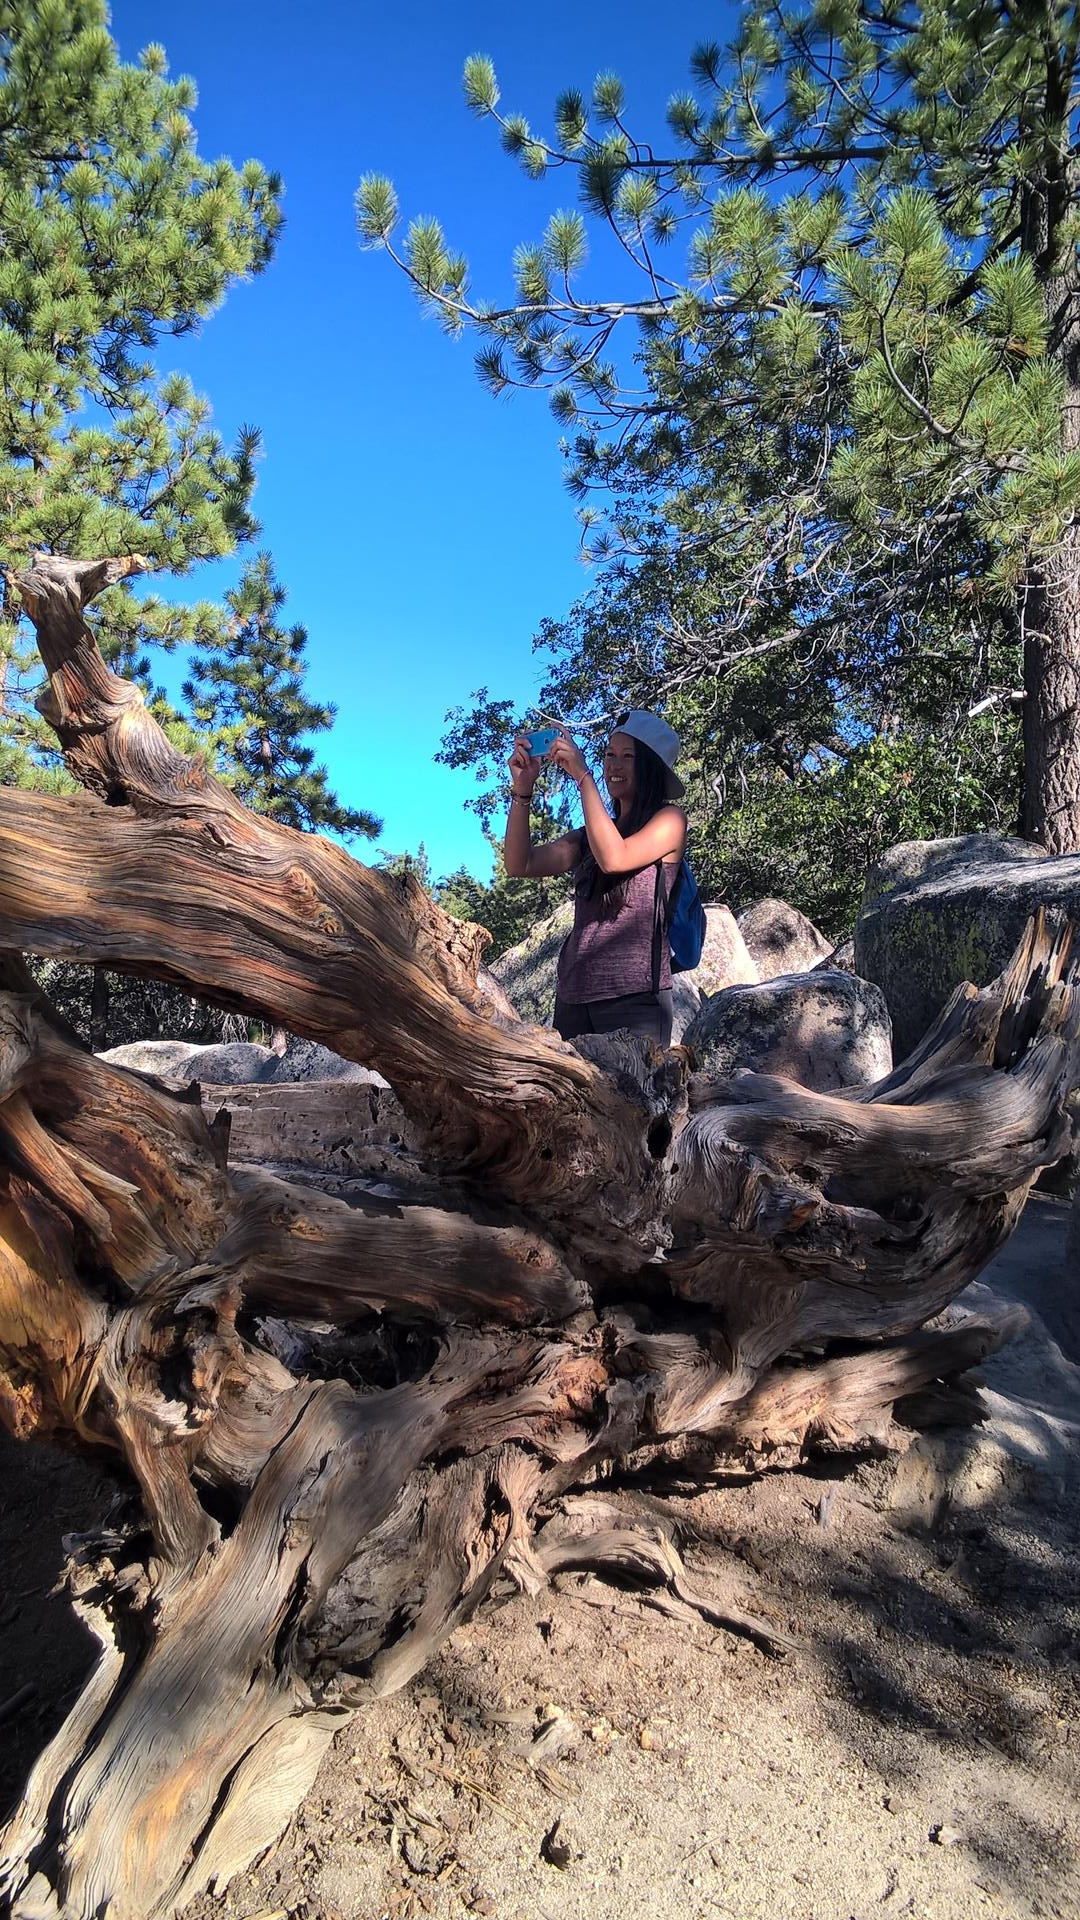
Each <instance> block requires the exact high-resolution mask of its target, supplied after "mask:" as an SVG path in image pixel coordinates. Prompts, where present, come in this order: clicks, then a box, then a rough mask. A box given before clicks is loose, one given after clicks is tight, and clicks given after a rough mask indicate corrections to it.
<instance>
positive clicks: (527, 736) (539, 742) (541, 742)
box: [521, 727, 559, 760]
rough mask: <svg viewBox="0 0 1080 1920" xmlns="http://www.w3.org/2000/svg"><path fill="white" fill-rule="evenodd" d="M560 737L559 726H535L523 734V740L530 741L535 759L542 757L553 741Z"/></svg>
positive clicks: (530, 749) (530, 748)
mask: <svg viewBox="0 0 1080 1920" xmlns="http://www.w3.org/2000/svg"><path fill="white" fill-rule="evenodd" d="M558 737H559V729H558V727H533V728H532V729H531V730H530V731H528V732H526V733H523V734H522V735H521V738H522V739H523V740H527V741H528V743H529V752H530V753H531V754H532V756H533V758H534V760H539V759H540V757H541V756H542V755H543V754H545V753H546V752H547V750H548V748H549V747H550V746H551V744H552V742H553V741H555V740H557V739H558Z"/></svg>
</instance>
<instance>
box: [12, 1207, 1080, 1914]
mask: <svg viewBox="0 0 1080 1920" xmlns="http://www.w3.org/2000/svg"><path fill="white" fill-rule="evenodd" d="M1065 1217H1066V1215H1065V1209H1064V1208H1063V1207H1061V1206H1059V1205H1055V1204H1053V1203H1050V1202H1046V1201H1035V1202H1033V1203H1032V1204H1031V1205H1030V1206H1029V1208H1028V1211H1027V1214H1026V1215H1025V1218H1024V1221H1023V1222H1022V1224H1021V1228H1020V1231H1019V1233H1018V1235H1017V1236H1016V1237H1015V1238H1014V1241H1013V1242H1012V1244H1011V1246H1010V1247H1009V1248H1008V1249H1006V1251H1005V1253H1004V1254H1003V1255H1002V1256H999V1260H998V1262H997V1263H995V1266H994V1268H993V1269H992V1270H990V1271H989V1272H988V1275H987V1276H986V1278H987V1279H988V1280H989V1281H990V1284H991V1285H992V1286H994V1288H995V1289H996V1290H998V1291H1000V1292H1002V1293H1005V1294H1007V1295H1009V1296H1011V1297H1022V1298H1024V1299H1025V1300H1026V1301H1027V1302H1028V1304H1029V1305H1031V1306H1032V1307H1034V1309H1035V1310H1036V1316H1037V1317H1036V1322H1035V1326H1034V1328H1033V1331H1032V1333H1031V1334H1030V1335H1029V1336H1027V1337H1025V1339H1023V1340H1021V1341H1020V1342H1018V1343H1017V1345H1016V1347H1014V1348H1011V1349H1009V1350H1008V1352H1007V1353H1006V1354H1004V1355H1001V1356H998V1357H997V1358H996V1359H995V1360H994V1361H992V1362H990V1363H989V1364H988V1367H987V1369H986V1374H987V1380H988V1383H989V1386H990V1387H991V1389H992V1395H991V1402H990V1404H991V1409H992V1418H991V1421H990V1422H989V1423H988V1425H987V1426H985V1427H983V1428H981V1429H978V1430H977V1431H975V1432H970V1433H967V1434H965V1435H961V1436H959V1437H958V1436H956V1435H951V1436H945V1437H933V1438H928V1439H924V1440H921V1441H919V1442H918V1443H917V1445H916V1447H915V1448H914V1449H913V1451H912V1453H911V1454H909V1455H908V1456H906V1458H905V1460H904V1461H903V1462H902V1463H901V1464H900V1466H899V1467H898V1466H897V1464H896V1462H895V1461H892V1460H888V1461H873V1462H864V1463H862V1464H861V1465H852V1464H851V1463H844V1462H836V1461H833V1462H826V1463H825V1464H823V1465H821V1466H819V1467H818V1468H817V1469H816V1470H814V1471H804V1472H800V1473H795V1474H777V1475H775V1476H771V1477H768V1478H766V1479H763V1480H759V1481H757V1482H752V1483H743V1484H740V1483H738V1482H734V1481H733V1482H732V1483H731V1484H728V1485H724V1486H721V1487H715V1488H712V1489H710V1490H709V1491H707V1492H705V1493H702V1494H700V1495H698V1496H696V1497H694V1498H692V1499H678V1500H675V1501H674V1502H673V1503H670V1504H673V1505H674V1508H675V1510H676V1511H677V1513H678V1515H679V1517H680V1520H681V1523H682V1526H683V1530H684V1531H683V1538H684V1547H685V1554H686V1558H687V1559H688V1561H689V1562H690V1564H691V1566H692V1567H693V1569H694V1573H695V1577H696V1578H697V1580H698V1582H699V1584H701V1585H703V1586H706V1587H707V1586H709V1584H710V1583H712V1585H713V1586H714V1587H715V1586H723V1587H725V1588H727V1589H728V1590H730V1589H731V1588H732V1587H733V1586H735V1585H737V1586H738V1587H739V1588H740V1589H741V1591H742V1593H743V1594H744V1595H745V1597H746V1599H747V1601H748V1603H749V1604H751V1605H752V1606H753V1607H754V1608H755V1609H756V1610H758V1611H762V1610H763V1611H766V1612H769V1613H771V1614H772V1615H773V1616H774V1617H775V1618H776V1619H777V1620H779V1621H780V1622H781V1623H782V1624H784V1625H785V1626H787V1627H788V1628H790V1629H791V1630H792V1631H793V1632H795V1633H796V1634H797V1635H798V1637H799V1651H798V1652H797V1653H796V1654H795V1655H794V1656H792V1657H790V1658H788V1659H785V1660H782V1661H777V1660H774V1659H770V1658H769V1657H768V1656H766V1655H764V1654H762V1653H760V1652H759V1651H757V1649H756V1648H755V1647H754V1646H752V1645H751V1644H749V1643H748V1642H746V1641H740V1640H736V1639H734V1638H732V1637H730V1636H729V1635H727V1634H725V1633H718V1632H715V1631H711V1630H709V1629H708V1628H706V1627H704V1626H700V1627H695V1628H693V1629H688V1628H687V1627H685V1626H683V1625H681V1624H676V1623H673V1622H672V1621H670V1620H668V1619H666V1618H664V1617H663V1616H662V1615H660V1614H659V1613H657V1612H655V1611H652V1610H650V1608H649V1607H647V1606H646V1605H644V1604H643V1603H642V1602H641V1600H639V1599H638V1598H636V1597H634V1596H633V1595H631V1594H628V1593H622V1592H618V1591H615V1590H613V1589H611V1588H609V1587H605V1586H601V1585H600V1584H598V1583H596V1582H594V1581H592V1580H584V1581H582V1580H579V1579H578V1578H577V1577H574V1578H569V1579H566V1580H564V1581H563V1582H562V1583H561V1585H560V1590H559V1591H557V1592H554V1593H550V1594H547V1595H545V1596H544V1597H543V1598H541V1599H539V1600H522V1599H515V1600H513V1601H511V1602H509V1603H508V1604H506V1605H504V1606H502V1607H500V1608H497V1609H495V1610H493V1611H489V1612H487V1613H485V1614H484V1615H482V1616H481V1617H480V1618H479V1619H477V1620H476V1621H474V1622H473V1623H472V1624H471V1625H469V1626H468V1627H465V1628H463V1629H462V1630H460V1631H459V1632H458V1633H457V1634H456V1635H455V1636H454V1638H453V1639H452V1640H451V1641H450V1643H449V1644H448V1645H447V1647H446V1648H445V1649H444V1650H443V1652H442V1653H441V1655H440V1656H439V1658H438V1659H437V1660H436V1661H435V1662H434V1664H433V1665H432V1666H431V1667H430V1668H429V1669H428V1670H427V1672H426V1673H424V1674H423V1675H422V1676H421V1678H420V1679H419V1680H418V1681H417V1682H416V1683H415V1684H414V1685H413V1686H412V1687H411V1688H409V1689H408V1690H407V1691H406V1692H405V1693H403V1694H401V1695H399V1696H398V1697H397V1698H395V1699H393V1700H388V1701H384V1702H381V1703H379V1704H377V1705H375V1706H373V1707H367V1708H364V1709H363V1710H362V1711H361V1712H359V1713H358V1714H356V1715H355V1717H353V1718H352V1719H351V1720H350V1721H348V1723H347V1724H344V1725H343V1731H342V1733H341V1734H340V1735H339V1737H338V1739H337V1741H336V1743H335V1745H334V1747H333V1748H332V1749H331V1751H330V1753H329V1755H328V1757H327V1760H326V1762H325V1763H324V1765H323V1768H322V1770H321V1772H320V1774H319V1777H318V1780H317V1782H316V1786H315V1789H314V1791H313V1792H312V1794H311V1795H310V1796H309V1799H308V1801H307V1803H306V1804H305V1806H304V1807H303V1809H302V1810H301V1812H300V1814H299V1815H298V1817H297V1818H296V1820H295V1821H294V1822H293V1823H292V1825H291V1826H290V1828H289V1830H288V1831H287V1833H286V1834H285V1836H284V1837H283V1839H282V1840H281V1842H280V1843H279V1844H278V1846H277V1847H276V1848H275V1849H274V1850H273V1851H272V1852H271V1854H270V1855H269V1856H268V1857H267V1858H266V1859H265V1860H264V1861H263V1862H262V1863H261V1864H260V1865H259V1866H258V1867H257V1869H256V1870H255V1871H254V1872H252V1873H250V1874H248V1875H244V1876H241V1877H240V1878H239V1879H238V1880H236V1881H234V1882H233V1883H232V1885H231V1887H230V1888H229V1889H228V1890H227V1892H226V1893H225V1895H224V1896H223V1897H221V1898H218V1899H214V1898H210V1897H207V1898H205V1899H203V1900H200V1901H197V1902H195V1903H194V1905H192V1906H191V1907H190V1908H189V1909H188V1910H187V1915H186V1920H220V1916H223V1915H227V1916H229V1920H232V1917H233V1916H244V1917H245V1920H249V1917H254V1916H260V1917H261V1920H271V1916H273V1917H274V1920H337V1917H338V1916H340V1920H383V1916H385V1917H386V1920H420V1917H421V1916H432V1917H433V1920H458V1916H465V1915H469V1914H471V1915H480V1916H485V1917H486V1920H586V1916H588V1920H645V1916H650V1920H653V1917H654V1916H655V1920H676V1917H678V1920H684V1917H685V1920H712V1916H713V1915H720V1916H726V1920H759V1917H760V1920H766V1916H767V1917H768V1920H899V1917H900V1916H906V1917H910V1920H967V1917H968V1916H994V1917H995V1920H996V1917H998V1916H1000V1917H1001V1920H1012V1916H1016V1917H1017V1920H1019V1917H1020V1916H1023V1917H1024V1920H1027V1916H1054V1920H1076V1916H1080V1634H1078V1631H1077V1628H1078V1625H1080V1557H1078V1551H1077V1539H1078V1529H1077V1521H1078V1519H1080V1491H1078V1486H1077V1478H1076V1473H1075V1467H1076V1463H1077V1452H1076V1433H1077V1422H1080V1394H1078V1392H1077V1383H1078V1380H1080V1374H1078V1372H1077V1368H1076V1365H1075V1364H1073V1363H1074V1362H1075V1361H1076V1360H1077V1359H1080V1342H1078V1340H1077V1322H1076V1315H1075V1309H1074V1307H1073V1304H1072V1302H1071V1300H1070V1299H1069V1298H1068V1297H1067V1295H1066V1293H1065V1291H1064V1289H1065V1280H1064V1274H1063V1263H1062V1253H1063V1242H1064V1224H1065ZM1040 1316H1041V1317H1040ZM0 1473H2V1479H0V1488H2V1494H0V1540H2V1544H3V1558H2V1562H0V1564H2V1566H3V1575H4V1593H3V1598H2V1599H0V1663H2V1666H3V1673H2V1675H0V1736H2V1737H0V1788H2V1790H3V1792H4V1794H5V1796H6V1797H7V1798H10V1797H11V1796H12V1795H13V1794H14V1792H15V1791H17V1788H18V1785H19V1782H20V1779H21V1776H22V1774H23V1772H24V1771H25V1768H26V1765H27V1764H28V1762H29V1760H30V1758H31V1757H32V1755H33V1753H34V1752H35V1751H36V1749H37V1748H38V1747H39V1746H40V1745H41V1743H42V1741H43V1739H44V1738H45V1737H46V1735H47V1734H48V1732H49V1731H50V1730H51V1728H52V1727H53V1726H54V1725H55V1724H56V1723H57V1720H58V1718H59V1716H60V1715H61V1713H62V1711H63V1708H64V1706H65V1705H66V1704H67V1703H68V1702H69V1701H70V1699H71V1697H72V1695H73V1693H74V1690H75V1689H76V1687H77V1685H78V1683H79V1680H80V1677H81V1674H82V1672H83V1670H84V1668H85V1664H86V1660H87V1655H88V1648H87V1644H86V1642H85V1638H84V1636H83V1635H82V1634H81V1630H80V1629H79V1628H78V1626H77V1624H76V1623H75V1622H74V1621H73V1620H72V1617H71V1615H70V1612H69V1610H68V1608H67V1605H66V1602H64V1601H63V1600H62V1599H52V1600H50V1599H48V1598H47V1597H46V1595H47V1591H48V1588H49V1587H50V1585H51V1584H52V1582H53V1580H54V1579H55V1577H56V1575H57V1573H58V1571H59V1567H60V1563H61V1559H62V1554H61V1549H60V1545H59V1536H60V1535H61V1534H62V1533H63V1532H66V1531H72V1530H76V1529H78V1528H81V1527H84V1526H86V1525H87V1524H88V1523H89V1521H90V1520H91V1519H92V1517H93V1516H94V1515H95V1514H99V1513H100V1512H101V1511H102V1509H103V1503H104V1501H105V1499H106V1498H107V1491H106V1484H105V1482H104V1480H103V1479H102V1478H101V1477H100V1476H98V1475H96V1474H95V1473H94V1472H93V1471H88V1470H87V1469H86V1468H85V1467H84V1466H83V1465H82V1464H81V1463H79V1462H74V1461H70V1460H67V1459H65V1458H64V1457H63V1456H60V1455H50V1454H47V1453H44V1452H37V1451H34V1450H32V1449H16V1448H14V1447H13V1446H11V1445H10V1444H5V1446H4V1447H3V1450H2V1454H0ZM26 1686H29V1687H31V1688H32V1689H33V1691H32V1692H31V1693H30V1694H29V1695H27V1696H26V1697H25V1698H24V1699H23V1700H21V1701H20V1700H19V1698H18V1690H19V1689H21V1688H23V1687H26ZM13 1697H14V1698H13Z"/></svg>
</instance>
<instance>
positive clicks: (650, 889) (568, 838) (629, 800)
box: [503, 710, 686, 1047]
mask: <svg viewBox="0 0 1080 1920" xmlns="http://www.w3.org/2000/svg"><path fill="white" fill-rule="evenodd" d="M678 751H679V736H678V734H677V733H675V732H674V731H673V729H672V728H671V727H669V726H668V725H667V723H666V721H664V720H661V719H660V718H659V716H658V715H657V714H655V713H646V712H643V711H640V710H635V711H633V712H630V713H622V714H620V715H619V718H618V719H617V720H616V722H615V731H614V733H613V734H612V735H611V738H610V739H609V741H608V743H607V747H606V749H605V751H604V784H605V785H606V787H607V790H608V793H609V794H610V796H611V802H612V812H611V813H609V812H608V810H607V808H606V807H605V805H604V802H603V799H602V798H601V795H600V789H599V788H598V786H597V784H596V782H595V780H594V779H593V777H592V775H591V773H590V772H589V769H588V767H587V766H586V765H585V760H584V757H583V755H582V753H581V750H580V748H578V747H576V746H575V745H574V742H573V741H572V740H571V739H570V738H569V737H568V736H559V738H557V739H556V740H555V742H554V743H553V745H552V746H551V747H549V748H548V751H547V754H546V755H545V758H546V759H547V760H549V761H551V762H552V763H553V764H554V765H555V766H557V767H561V768H562V770H563V772H564V773H567V774H569V776H570V778H571V780H573V781H574V783H575V784H576V786H577V789H578V792H579V793H580V795H581V807H582V812H583V813H584V815H585V825H584V826H583V827H581V828H578V829H577V831H576V832H574V833H564V834H563V835H562V837H561V838H560V839H558V840H550V841H548V843H547V845H546V846H541V847H534V846H533V844H532V837H531V834H530V830H529V804H530V799H531V796H532V790H533V787H534V786H535V784H536V778H537V775H538V774H539V772H540V761H539V760H538V759H537V758H535V757H534V756H533V755H532V754H531V753H530V751H529V743H528V741H527V740H524V739H518V740H516V741H515V742H514V751H513V754H512V755H511V758H510V779H511V796H510V812H509V815H508V817H507V822H506V838H505V841H504V843H503V861H504V864H505V867H506V871H507V873H508V874H509V875H511V876H512V877H513V878H526V877H527V878H539V877H540V876H541V875H551V874H559V873H569V872H571V870H576V872H575V885H574V924H573V927H572V929H571V932H570V934H569V936H568V938H567V940H566V943H565V945H564V947H563V950H562V952H561V953H560V955H559V975H558V986H557V989H556V995H555V1029H556V1032H557V1033H559V1034H561V1036H562V1038H563V1039H564V1040H573V1039H575V1038H576V1037H577V1036H578V1034H582V1033H613V1032H615V1030H616V1029H617V1028H628V1029H629V1031H630V1032H631V1033H641V1034H647V1035H649V1036H650V1038H652V1039H654V1040H657V1041H659V1043H660V1045H661V1046H663V1047H666V1046H668V1045H669V1044H670V1041H671V956H670V953H669V951H668V944H667V938H666V932H665V929H666V920H667V916H666V905H667V900H668V898H669V896H670V894H671V889H672V887H673V886H674V884H675V879H676V875H677V874H678V871H679V864H680V862H681V860H682V857H683V852H684V850H685V847H686V815H685V814H684V812H683V811H682V808H681V807H677V806H674V805H673V804H672V803H673V802H674V801H675V800H681V798H682V796H683V793H684V791H685V789H684V787H683V783H682V781H681V780H680V779H679V777H678V775H677V774H676V772H675V770H674V769H675V760H676V757H677V755H678ZM658 862H659V863H660V869H659V871H660V881H661V885H662V888H663V906H664V908H665V911H664V913H663V916H662V923H661V924H659V925H658V913H657V908H658V904H659V903H658V899H657V863H658Z"/></svg>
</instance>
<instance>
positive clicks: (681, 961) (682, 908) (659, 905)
mask: <svg viewBox="0 0 1080 1920" xmlns="http://www.w3.org/2000/svg"><path fill="white" fill-rule="evenodd" d="M663 885H664V869H663V861H661V860H658V861H657V863H656V936H655V939H654V943H653V945H654V956H653V973H654V975H655V977H656V979H657V980H659V978H660V946H661V941H662V939H663V936H664V934H665V932H666V934H667V941H668V947H669V949H670V952H671V971H672V973H689V972H690V971H691V969H692V968H694V967H696V966H697V964H698V961H699V960H700V959H701V950H702V948H703V947H704V945H705V931H706V920H705V908H704V907H703V905H702V903H701V895H700V893H699V892H698V883H697V881H696V880H695V879H694V876H693V873H692V871H691V868H690V862H689V860H683V861H682V862H681V864H680V866H679V871H678V873H677V874H676V875H675V884H674V886H673V887H672V889H671V892H670V893H669V894H668V897H667V908H666V911H665V908H664V900H663Z"/></svg>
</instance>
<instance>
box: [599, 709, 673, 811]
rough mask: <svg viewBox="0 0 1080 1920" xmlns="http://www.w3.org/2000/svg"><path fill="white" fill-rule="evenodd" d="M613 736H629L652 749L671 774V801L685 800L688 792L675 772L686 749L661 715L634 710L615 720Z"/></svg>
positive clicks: (668, 777) (622, 714)
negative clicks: (680, 754)
mask: <svg viewBox="0 0 1080 1920" xmlns="http://www.w3.org/2000/svg"><path fill="white" fill-rule="evenodd" d="M611 731H612V733H628V734H629V735H630V738H631V740H640V741H641V744H642V746H644V747H651V748H652V750H653V752H654V753H655V754H656V756H657V758H658V759H659V760H662V761H663V763H664V765H665V767H666V768H667V770H668V775H667V782H666V786H667V797H668V799H669V800H681V799H682V797H683V795H684V793H685V792H686V788H685V787H684V786H683V783H682V781H681V780H680V779H679V776H678V774H677V773H676V771H675V762H676V760H677V759H678V757H679V748H680V746H681V745H682V742H681V740H680V739H679V736H678V734H677V733H676V731H675V729H674V727H669V726H668V723H667V721H666V720H661V718H660V715H659V714H658V713H648V712H647V711H646V710H645V708H644V707H631V708H630V711H629V712H628V713H620V714H618V715H617V716H616V718H615V723H614V725H613V727H612V729H611Z"/></svg>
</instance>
